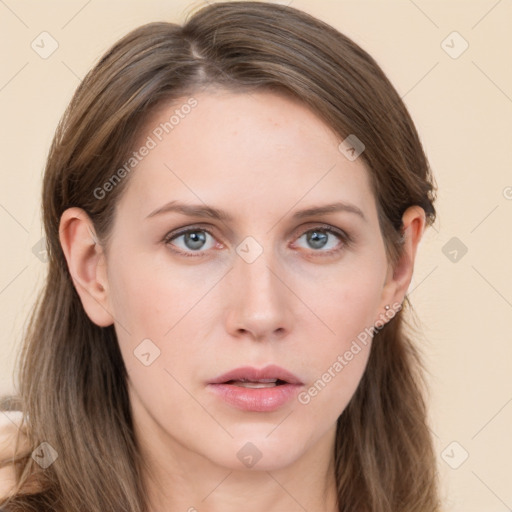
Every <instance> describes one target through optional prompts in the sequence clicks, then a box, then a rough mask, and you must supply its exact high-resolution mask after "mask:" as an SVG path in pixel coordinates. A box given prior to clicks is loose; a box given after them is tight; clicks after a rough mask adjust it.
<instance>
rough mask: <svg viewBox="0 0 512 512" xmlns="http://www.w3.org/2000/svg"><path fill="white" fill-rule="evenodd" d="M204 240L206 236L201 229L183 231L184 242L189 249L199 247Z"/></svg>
mask: <svg viewBox="0 0 512 512" xmlns="http://www.w3.org/2000/svg"><path fill="white" fill-rule="evenodd" d="M205 240H206V236H205V234H204V233H203V232H202V231H192V232H190V233H185V244H186V245H187V247H188V248H189V249H200V248H201V247H202V244H204V242H205Z"/></svg>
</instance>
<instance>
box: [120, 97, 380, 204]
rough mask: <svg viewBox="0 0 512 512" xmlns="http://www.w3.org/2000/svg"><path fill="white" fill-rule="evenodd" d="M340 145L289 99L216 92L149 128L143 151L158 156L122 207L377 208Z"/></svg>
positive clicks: (179, 106)
mask: <svg viewBox="0 0 512 512" xmlns="http://www.w3.org/2000/svg"><path fill="white" fill-rule="evenodd" d="M340 142H341V139H340V137H338V136H337V134H335V133H334V132H333V131H332V130H331V128H330V127H329V126H328V125H327V124H325V123H324V122H323V121H322V120H321V119H320V118H319V117H317V116H316V115H315V114H314V113H313V112H312V111H311V110H310V109H309V108H308V107H307V106H306V105H304V104H302V103H301V102H299V101H297V100H295V99H293V98H290V97H287V96H284V95H283V94H278V93H275V92H268V91H259V92H251V93H250V94H249V93H240V92H236V93H234V92H230V91H226V90H222V89H220V90H219V89H217V90H211V91H207V92H205V91H203V92H200V93H197V94H192V95H191V96H184V97H183V98H180V99H178V100H177V101H174V102H173V103H172V104H167V105H163V106H162V107H160V109H159V110H158V111H157V112H156V113H155V114H154V115H153V116H152V118H151V119H150V120H149V121H148V122H147V123H146V125H145V127H144V129H143V130H142V133H141V134H140V137H139V141H138V144H137V145H136V149H137V148H139V147H140V148H142V147H143V146H144V145H146V146H148V147H151V149H150V150H149V151H145V152H144V153H145V156H143V157H142V158H140V162H139V163H138V164H137V165H136V168H135V169H134V172H133V173H132V175H131V176H130V184H129V186H128V189H127V191H126V193H125V194H124V195H125V196H126V197H125V198H123V199H122V202H126V201H130V202H133V201H135V202H137V203H138V204H139V205H141V207H144V208H146V209H147V210H149V209H151V208H152V207H153V208H155V207H158V206H159V204H163V203H165V202H168V201H169V200H171V199H177V198H178V199H182V200H190V201H192V200H193V202H194V203H197V202H198V200H200V201H203V202H205V203H208V204H210V203H212V205H213V204H214V203H218V202H219V201H220V202H222V203H223V208H224V207H225V203H226V201H229V202H230V204H231V205H232V207H233V208H237V207H244V206H247V205H251V207H253V208H258V207H259V208H260V209H266V210H268V208H269V207H271V206H281V207H283V208H285V207H287V208H290V207H291V206H292V205H293V204H295V203H297V202H299V201H301V202H302V201H303V200H304V202H305V203H313V202H315V203H318V202H319V201H321V202H329V201H331V200H332V201H335V200H351V201H352V202H354V203H359V206H361V205H363V204H366V207H367V208H374V204H372V203H373V202H374V198H373V194H372V192H371V186H370V181H369V175H368V171H367V169H366V167H365V165H364V163H363V161H362V159H361V158H358V159H356V160H354V161H350V160H349V159H347V158H346V157H345V155H344V154H343V153H342V152H341V151H340V150H339V148H338V146H339V143H340Z"/></svg>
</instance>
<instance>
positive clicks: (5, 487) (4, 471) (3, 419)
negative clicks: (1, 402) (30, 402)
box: [0, 411, 27, 499]
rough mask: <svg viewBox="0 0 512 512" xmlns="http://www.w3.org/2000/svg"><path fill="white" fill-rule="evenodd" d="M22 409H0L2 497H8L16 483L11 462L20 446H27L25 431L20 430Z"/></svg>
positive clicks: (0, 489)
mask: <svg viewBox="0 0 512 512" xmlns="http://www.w3.org/2000/svg"><path fill="white" fill-rule="evenodd" d="M21 420H22V413H21V412H20V411H0V499H1V498H5V497H7V495H8V494H9V493H10V491H11V490H12V488H13V486H14V483H15V472H14V465H13V464H12V463H9V459H12V458H13V456H14V454H15V451H16V443H18V448H21V449H23V448H26V446H27V444H26V443H25V439H24V435H23V431H22V430H20V426H21Z"/></svg>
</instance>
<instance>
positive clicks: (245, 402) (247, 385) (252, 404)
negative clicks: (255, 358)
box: [207, 365, 303, 412]
mask: <svg viewBox="0 0 512 512" xmlns="http://www.w3.org/2000/svg"><path fill="white" fill-rule="evenodd" d="M302 386H303V383H302V382H301V381H300V380H299V378H298V377H296V376H295V375H293V374H292V373H290V372H289V371H287V370H285V369H284V368H281V367H279V366H275V365H270V366H266V367H265V368H262V369H257V368H252V367H250V366H245V367H242V368H236V369H235V370H232V371H230V372H227V373H224V374H223V375H220V376H219V377H217V378H215V379H213V380H212V381H211V382H209V383H208V386H207V389H208V390H209V391H211V392H212V393H214V394H215V396H217V397H219V398H221V399H222V400H223V401H224V402H225V403H227V404H228V405H230V406H232V407H235V408H237V409H240V410H243V411H250V412H272V411H275V410H278V409H279V408H281V407H283V406H284V405H285V404H287V403H288V402H290V401H291V399H292V398H293V397H294V396H296V395H297V393H298V392H299V390H300V388H301V387H302Z"/></svg>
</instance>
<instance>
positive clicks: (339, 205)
mask: <svg viewBox="0 0 512 512" xmlns="http://www.w3.org/2000/svg"><path fill="white" fill-rule="evenodd" d="M337 212H348V213H355V214H356V215H359V217H361V218H362V219H363V220H364V221H366V217H365V216H364V213H363V211H362V210H361V208H359V207H358V206H356V205H355V204H350V203H344V202H341V201H338V202H336V203H330V204H326V205H322V206H312V207H310V208H306V209H304V210H299V211H298V212H295V213H294V214H293V216H292V218H293V219H303V218H304V217H312V216H315V215H325V214H326V213H337Z"/></svg>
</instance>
